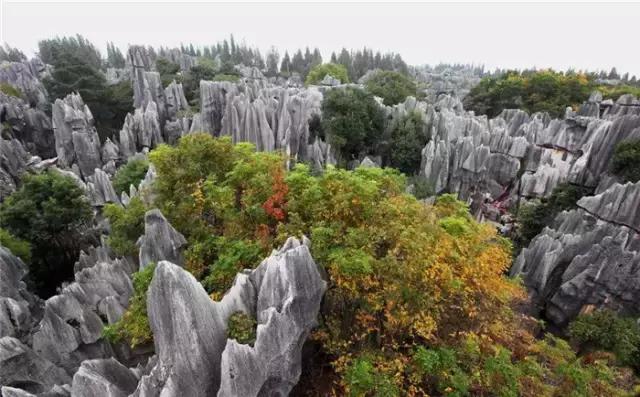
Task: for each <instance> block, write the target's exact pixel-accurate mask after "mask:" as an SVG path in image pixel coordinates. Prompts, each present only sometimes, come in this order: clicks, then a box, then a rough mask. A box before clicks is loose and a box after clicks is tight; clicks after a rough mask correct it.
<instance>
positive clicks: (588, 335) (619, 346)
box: [569, 310, 640, 372]
mask: <svg viewBox="0 0 640 397" xmlns="http://www.w3.org/2000/svg"><path fill="white" fill-rule="evenodd" d="M569 335H570V336H571V339H572V340H573V341H574V342H575V343H577V344H578V345H579V346H580V348H581V350H593V349H599V350H606V351H609V352H612V353H614V354H615V355H616V357H617V358H618V360H620V362H621V363H622V364H624V365H628V366H630V367H632V368H634V369H635V370H636V371H637V372H640V325H639V324H638V320H637V319H634V318H625V317H620V316H618V315H617V314H616V313H615V312H613V311H610V310H597V311H595V312H593V313H592V314H583V315H580V316H578V317H577V318H576V319H575V320H574V321H573V322H572V323H571V324H570V325H569Z"/></svg>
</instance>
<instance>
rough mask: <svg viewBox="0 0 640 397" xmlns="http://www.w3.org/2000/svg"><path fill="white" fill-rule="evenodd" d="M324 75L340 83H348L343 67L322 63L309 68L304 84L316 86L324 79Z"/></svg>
mask: <svg viewBox="0 0 640 397" xmlns="http://www.w3.org/2000/svg"><path fill="white" fill-rule="evenodd" d="M326 75H331V76H332V77H334V78H336V79H338V80H340V82H341V83H348V82H349V76H348V74H347V69H346V68H345V67H344V66H343V65H338V64H335V63H323V64H321V65H316V66H314V67H313V68H311V71H309V74H308V75H307V79H306V80H305V84H306V85H313V84H318V83H320V82H321V81H322V79H324V76H326Z"/></svg>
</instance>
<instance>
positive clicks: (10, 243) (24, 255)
mask: <svg viewBox="0 0 640 397" xmlns="http://www.w3.org/2000/svg"><path fill="white" fill-rule="evenodd" d="M0 246H2V247H4V248H6V249H8V250H9V251H11V253H12V254H13V255H15V256H17V257H18V258H20V259H22V261H23V262H25V263H29V262H30V261H31V245H30V244H29V243H28V242H26V241H24V240H21V239H19V238H17V237H14V236H12V235H11V233H9V232H8V231H6V230H4V229H0Z"/></svg>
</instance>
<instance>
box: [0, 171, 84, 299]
mask: <svg viewBox="0 0 640 397" xmlns="http://www.w3.org/2000/svg"><path fill="white" fill-rule="evenodd" d="M91 217H92V210H91V206H90V205H89V202H88V201H87V199H86V197H85V196H84V192H83V190H82V189H81V188H80V187H79V186H78V185H77V184H76V182H75V181H74V180H73V179H72V178H70V177H67V176H63V175H61V174H59V173H57V172H55V171H48V172H46V173H43V174H40V175H26V176H25V177H24V179H23V184H22V186H21V187H20V189H19V190H18V191H16V192H14V193H13V194H12V195H11V196H9V197H8V198H7V199H6V200H5V201H4V202H3V203H2V204H1V205H0V227H3V228H4V229H6V230H7V231H8V232H10V233H11V234H13V235H14V236H16V237H18V238H20V239H23V240H26V241H28V242H29V243H30V244H31V247H32V255H33V256H32V258H33V259H32V261H31V263H30V266H29V270H30V274H31V278H32V280H33V282H34V287H35V288H36V291H37V292H38V293H39V294H40V295H41V296H43V297H48V296H49V295H50V294H52V293H54V292H55V288H56V287H57V286H58V285H59V284H60V283H61V282H62V281H65V280H68V279H70V278H71V277H72V276H73V264H74V262H75V260H76V259H77V255H78V253H79V251H80V249H82V248H83V247H84V244H85V243H86V241H85V238H83V234H82V233H83V230H84V228H85V226H86V223H87V222H88V221H89V220H90V219H91Z"/></svg>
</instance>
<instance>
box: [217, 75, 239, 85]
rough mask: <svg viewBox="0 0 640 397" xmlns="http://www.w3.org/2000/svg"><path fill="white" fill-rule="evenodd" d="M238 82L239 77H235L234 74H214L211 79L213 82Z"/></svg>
mask: <svg viewBox="0 0 640 397" xmlns="http://www.w3.org/2000/svg"><path fill="white" fill-rule="evenodd" d="M238 80H240V77H239V76H237V75H235V74H224V73H223V74H216V75H215V76H214V77H213V81H230V82H232V83H235V82H237V81H238Z"/></svg>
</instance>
